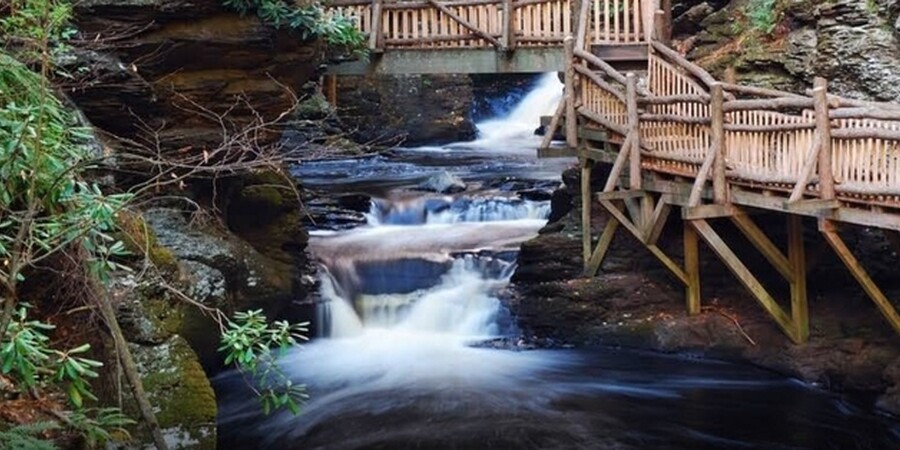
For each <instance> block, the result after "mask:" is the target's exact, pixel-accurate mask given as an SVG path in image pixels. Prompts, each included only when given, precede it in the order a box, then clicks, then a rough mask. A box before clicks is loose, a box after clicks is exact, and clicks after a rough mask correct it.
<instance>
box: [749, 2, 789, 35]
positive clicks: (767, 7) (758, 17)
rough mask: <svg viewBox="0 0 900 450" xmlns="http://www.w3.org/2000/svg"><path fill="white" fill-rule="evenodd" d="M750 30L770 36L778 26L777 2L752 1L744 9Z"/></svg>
mask: <svg viewBox="0 0 900 450" xmlns="http://www.w3.org/2000/svg"><path fill="white" fill-rule="evenodd" d="M744 14H746V16H747V20H748V21H749V22H750V28H752V29H754V30H757V31H760V32H762V33H764V34H769V33H771V32H772V31H773V30H774V29H775V25H777V24H778V16H779V15H780V12H779V11H778V8H777V0H750V1H749V3H747V6H746V7H745V9H744Z"/></svg>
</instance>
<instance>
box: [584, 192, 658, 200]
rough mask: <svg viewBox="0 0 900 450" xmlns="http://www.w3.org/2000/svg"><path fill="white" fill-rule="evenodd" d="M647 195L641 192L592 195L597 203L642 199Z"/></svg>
mask: <svg viewBox="0 0 900 450" xmlns="http://www.w3.org/2000/svg"><path fill="white" fill-rule="evenodd" d="M647 195H648V194H647V192H646V191H643V190H625V191H604V192H598V193H596V194H594V196H595V197H594V198H596V199H597V201H604V200H606V201H611V200H625V199H629V198H642V197H646V196H647Z"/></svg>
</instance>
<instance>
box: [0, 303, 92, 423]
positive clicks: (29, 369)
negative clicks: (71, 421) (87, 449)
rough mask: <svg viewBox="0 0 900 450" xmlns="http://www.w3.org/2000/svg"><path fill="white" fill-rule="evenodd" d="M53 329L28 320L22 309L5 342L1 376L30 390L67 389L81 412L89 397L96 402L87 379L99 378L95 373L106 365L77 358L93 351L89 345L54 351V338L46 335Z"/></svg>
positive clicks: (0, 348) (1, 349)
mask: <svg viewBox="0 0 900 450" xmlns="http://www.w3.org/2000/svg"><path fill="white" fill-rule="evenodd" d="M53 328H54V326H53V325H49V324H46V323H42V322H39V321H36V320H28V314H27V309H26V308H24V307H23V308H19V310H18V312H17V313H16V315H15V319H14V320H13V321H12V322H10V324H9V327H7V329H6V335H5V336H3V339H2V342H3V345H2V346H0V373H3V374H4V375H10V376H12V377H13V378H14V379H15V380H16V381H17V382H19V384H20V385H22V386H24V387H25V388H28V389H31V388H34V387H37V386H38V385H41V384H47V383H53V384H55V385H60V386H65V390H66V393H67V394H68V396H69V401H70V402H72V404H73V405H74V406H75V407H76V408H80V407H82V405H83V403H84V398H85V397H87V398H89V399H92V400H96V397H94V395H93V394H92V393H91V391H90V386H89V385H88V382H87V379H89V378H97V376H98V374H97V372H96V371H95V370H96V369H97V368H98V367H101V366H102V365H103V364H102V363H100V362H99V361H94V360H92V359H88V358H84V357H81V356H77V355H80V354H84V353H86V352H87V351H88V350H90V349H91V346H90V345H89V344H84V345H80V346H78V347H75V348H73V349H70V350H66V351H61V350H56V349H53V348H50V347H49V342H50V338H49V337H47V335H46V334H45V332H46V331H50V330H52V329H53Z"/></svg>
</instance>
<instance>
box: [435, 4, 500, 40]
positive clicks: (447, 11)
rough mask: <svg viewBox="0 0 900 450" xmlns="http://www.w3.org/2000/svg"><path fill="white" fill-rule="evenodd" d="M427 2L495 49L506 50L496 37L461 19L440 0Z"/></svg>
mask: <svg viewBox="0 0 900 450" xmlns="http://www.w3.org/2000/svg"><path fill="white" fill-rule="evenodd" d="M427 1H428V3H431V4H432V5H434V7H435V8H437V9H439V10H440V11H441V12H442V13H444V14H445V15H446V16H447V17H449V18H451V19H453V21H455V22H456V23H458V24H460V25H462V26H463V28H465V29H467V30H469V31H471V32H472V33H474V34H475V35H477V36H478V37H480V38H482V39H484V40H486V41H488V42H490V43H491V45H493V46H494V47H496V48H498V49H505V47H504V45H503V44H502V43H501V42H500V41H498V40H497V38H495V37H494V36H491V35H490V34H489V33H487V32H485V31H484V30H482V29H480V28H478V27H476V26H475V25H472V24H471V23H470V22H469V21H468V20H466V19H463V18H462V17H460V16H459V15H457V14H456V13H454V12H453V10H451V9H450V8H448V7H446V6H444V5H443V4H441V2H439V1H438V0H427Z"/></svg>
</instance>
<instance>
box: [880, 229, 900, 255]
mask: <svg viewBox="0 0 900 450" xmlns="http://www.w3.org/2000/svg"><path fill="white" fill-rule="evenodd" d="M881 232H882V233H884V238H885V239H887V241H888V244H889V245H890V246H891V250H893V251H894V253H896V254H898V255H900V231H894V230H881Z"/></svg>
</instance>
